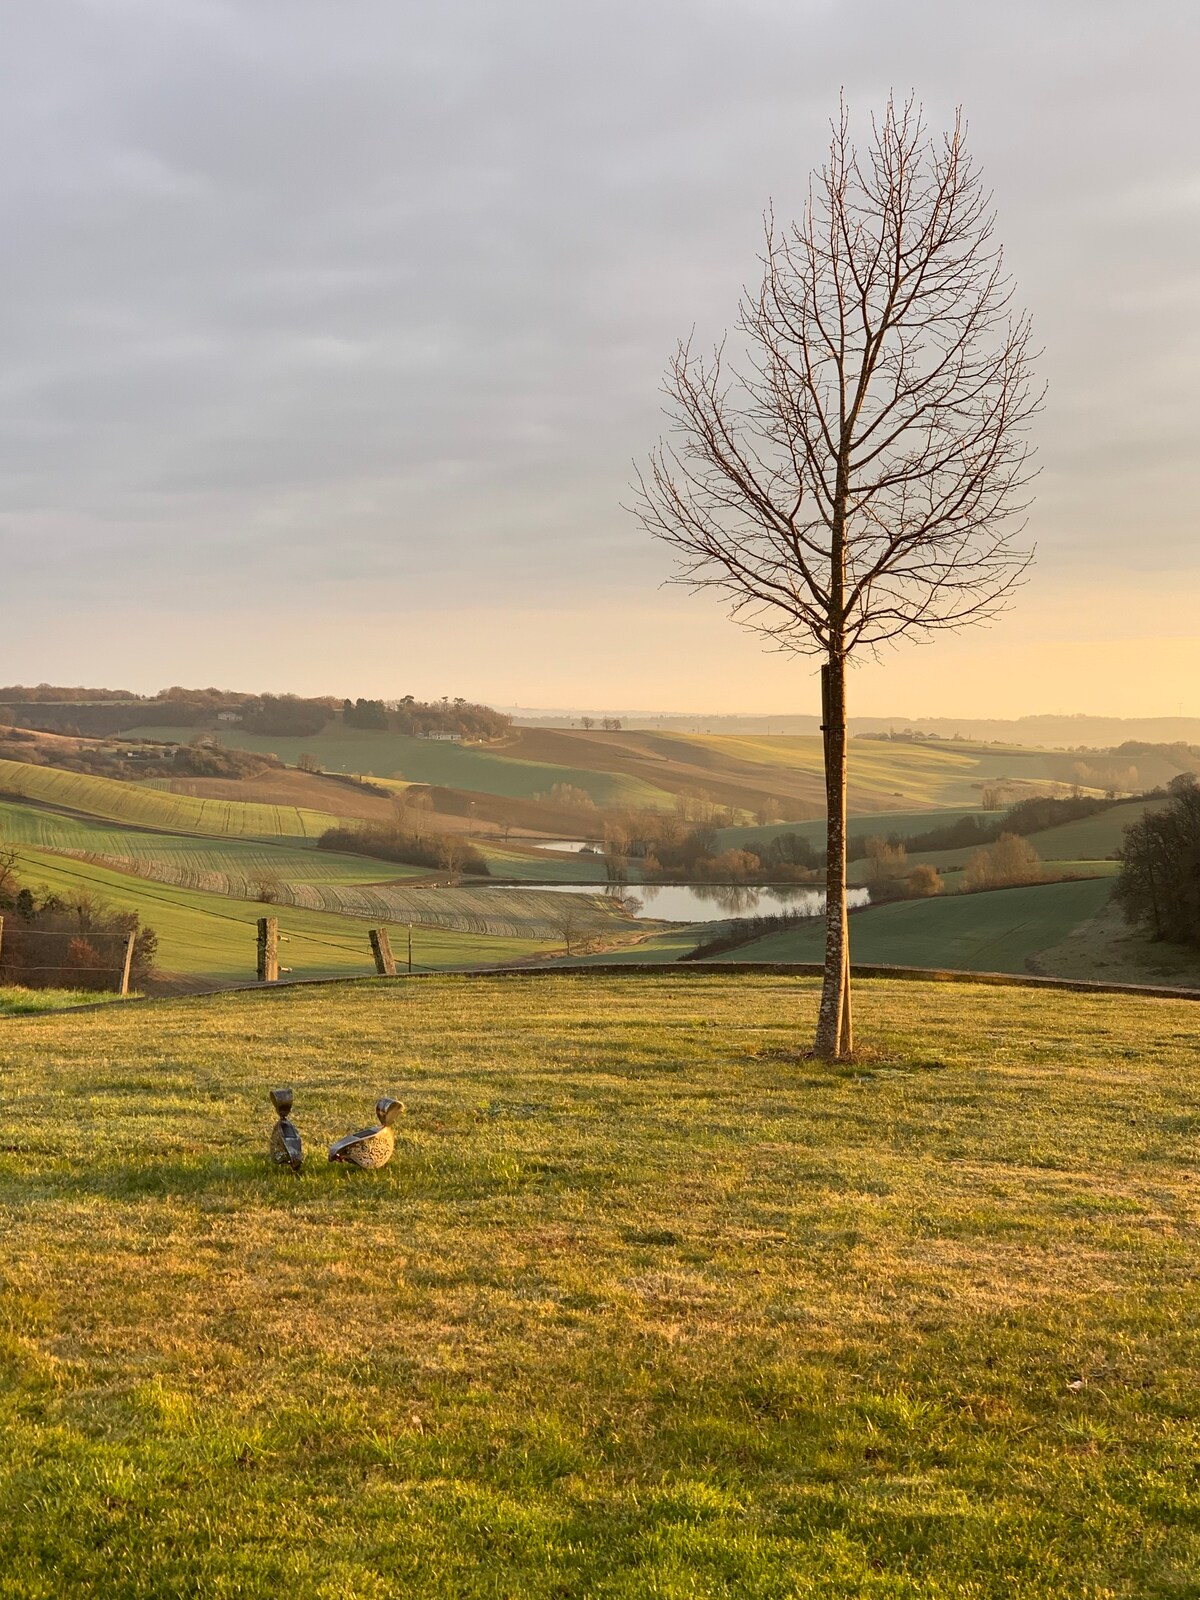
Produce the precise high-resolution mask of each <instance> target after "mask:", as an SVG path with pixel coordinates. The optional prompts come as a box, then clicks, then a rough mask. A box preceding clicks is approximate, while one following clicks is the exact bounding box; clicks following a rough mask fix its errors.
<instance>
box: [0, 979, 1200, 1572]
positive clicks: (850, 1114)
mask: <svg viewBox="0 0 1200 1600" xmlns="http://www.w3.org/2000/svg"><path fill="white" fill-rule="evenodd" d="M815 994H816V991H815V986H814V985H811V984H805V983H803V982H800V983H797V982H794V981H793V982H787V981H783V980H767V979H747V980H744V981H741V982H738V983H736V984H735V983H731V982H730V981H729V980H728V979H725V978H719V977H717V976H715V975H708V976H705V975H696V976H693V977H690V978H689V979H687V980H685V981H681V980H680V978H679V977H678V976H677V975H673V976H672V977H671V978H670V979H664V980H663V981H661V982H658V981H655V980H649V979H644V978H638V979H633V980H625V981H621V980H619V979H613V978H603V979H595V978H593V979H584V978H582V977H556V978H554V979H550V980H537V981H533V980H520V979H516V980H514V979H508V980H503V981H490V982H483V983H464V982H457V983H456V982H449V981H445V980H435V981H433V982H429V983H423V984H419V985H415V986H404V985H393V986H387V987H384V986H378V985H363V986H360V987H357V988H355V989H352V990H349V991H337V992H330V991H328V990H310V991H294V992H292V993H290V994H284V995H273V996H261V997H259V996H254V997H229V998H226V999H222V1000H219V1001H216V1002H205V1003H196V1002H186V1003H181V1002H174V1003H171V1004H167V1005H155V1006H154V1007H152V1008H147V1007H144V1006H134V1007H129V1008H110V1009H108V1010H105V1011H100V1012H95V1013H86V1014H82V1015H79V1016H76V1017H71V1016H63V1017H53V1018H28V1019H14V1020H11V1021H10V1022H8V1023H6V1024H5V1025H4V1027H3V1028H2V1029H0V1085H2V1092H3V1096H4V1099H5V1102H6V1144H5V1148H4V1150H3V1151H0V1206H2V1207H3V1214H4V1218H5V1259H4V1267H3V1274H4V1286H5V1290H6V1293H5V1296H4V1314H5V1318H6V1331H5V1334H4V1343H3V1362H4V1367H3V1372H4V1377H3V1389H2V1393H0V1417H2V1421H3V1426H2V1427H0V1557H2V1560H0V1590H2V1592H3V1593H4V1594H6V1595H10V1596H22V1597H34V1596H38V1597H44V1600H49V1597H50V1596H54V1597H55V1600H60V1597H67V1600H73V1597H83V1596H90V1595H98V1594H103V1595H104V1596H105V1600H152V1597H153V1600H158V1597H161V1596H165V1595H183V1594H196V1595H205V1596H209V1595H211V1596H229V1597H232V1596H233V1595H237V1596H238V1597H239V1600H265V1597H267V1596H274V1595H278V1594H288V1595H291V1596H295V1597H297V1600H310V1597H312V1600H316V1597H332V1596H334V1595H336V1596H338V1597H341V1600H383V1597H385V1596H392V1595H396V1594H404V1595H405V1596H413V1597H417V1600H421V1597H428V1596H438V1597H444V1596H455V1597H458V1600H485V1597H486V1600H499V1597H507V1596H516V1595H520V1596H522V1597H523V1600H525V1597H528V1600H543V1597H545V1600H549V1597H551V1596H554V1597H558V1600H564V1597H565V1600H575V1597H578V1600H585V1597H586V1600H642V1597H644V1596H650V1595H657V1596H664V1597H667V1596H670V1597H683V1596H693V1597H694V1596H706V1597H708V1596H711V1597H716V1596H724V1597H732V1596H737V1597H739V1600H742V1597H745V1600H785V1597H793V1596H795V1597H798V1596H813V1597H816V1596H820V1597H821V1600H860V1597H864V1596H868V1597H870V1596H876V1597H881V1600H882V1597H886V1600H965V1597H970V1600H1115V1597H1122V1600H1133V1597H1138V1600H1145V1597H1154V1596H1157V1597H1163V1600H1165V1597H1167V1596H1184V1595H1188V1594H1192V1593H1194V1592H1195V1573H1196V1571H1197V1570H1198V1568H1200V1490H1198V1487H1197V1478H1196V1474H1195V1471H1194V1462H1195V1459H1196V1456H1197V1452H1198V1450H1200V1428H1198V1425H1197V1422H1196V1420H1195V1419H1196V1415H1197V1406H1198V1400H1200V1395H1198V1383H1197V1377H1198V1373H1197V1347H1196V1341H1195V1337H1194V1331H1193V1330H1194V1328H1195V1326H1196V1324H1197V1320H1198V1319H1200V1286H1198V1284H1197V1280H1196V1275H1195V1271H1194V1262H1195V1253H1196V1245H1197V1238H1196V1203H1195V1137H1196V1131H1197V1116H1196V1111H1195V1105H1194V1096H1193V1094H1192V1090H1191V1087H1190V1070H1191V1067H1192V1066H1193V1064H1194V1038H1195V1026H1196V1012H1195V1008H1194V1007H1192V1006H1188V1005H1186V1004H1182V1003H1166V1002H1155V1001H1131V1000H1125V999H1119V998H1116V997H1111V996H1104V997H1082V996H1072V995H1064V996H1058V997H1055V1000H1054V1002H1053V1009H1052V1010H1049V1011H1048V1009H1047V1006H1048V1001H1047V998H1046V996H1044V995H1041V994H1026V993H1020V992H1012V991H993V990H987V989H980V990H974V991H973V990H970V989H963V988H953V989H949V988H947V989H939V988H936V987H930V986H926V985H921V986H914V987H911V988H905V987H904V986H902V985H885V984H864V985H863V986H862V989H861V995H860V1006H859V1018H860V1027H861V1029H862V1030H863V1032H864V1035H865V1038H866V1041H867V1042H868V1043H869V1044H870V1046H871V1047H872V1048H873V1050H874V1051H875V1052H877V1054H876V1056H875V1058H874V1060H873V1061H868V1062H867V1063H866V1064H864V1065H861V1066H859V1067H858V1068H856V1069H855V1071H853V1072H844V1073H843V1072H837V1071H827V1070H824V1069H821V1068H817V1067H814V1066H813V1065H811V1064H810V1063H806V1062H798V1061H796V1060H795V1059H790V1058H789V1057H788V1055H787V1052H788V1051H789V1050H790V1049H792V1048H793V1047H794V1046H795V1045H796V1043H797V1042H803V1039H804V1037H805V1035H806V1033H807V1031H808V1030H809V1029H810V1028H811V1025H812V1021H813V1016H814V1012H815ZM278 1082H294V1083H295V1086H296V1091H297V1100H296V1116H297V1120H298V1122H299V1124H300V1126H301V1128H302V1130H303V1132H304V1135H305V1137H306V1141H307V1144H308V1148H309V1151H310V1162H309V1165H308V1167H307V1169H306V1172H305V1175H304V1177H303V1178H302V1179H300V1180H299V1181H296V1180H294V1179H292V1178H291V1177H289V1176H287V1175H284V1174H282V1173H279V1172H276V1171H272V1170H271V1169H270V1168H269V1166H268V1164H267V1161H266V1159H265V1145H266V1135H267V1131H268V1127H269V1122H270V1112H269V1108H268V1106H267V1104H266V1098H265V1095H266V1089H267V1087H268V1086H269V1085H271V1084H274V1083H278ZM382 1089H392V1090H396V1091H398V1092H400V1093H401V1094H402V1095H404V1096H405V1098H406V1099H407V1101H408V1104H409V1115H408V1117H407V1118H406V1119H405V1125H404V1127H403V1129H402V1139H401V1147H400V1151H399V1153H398V1155H397V1158H396V1159H395V1160H394V1161H393V1162H392V1164H391V1165H390V1166H389V1167H388V1168H387V1169H385V1170H384V1171H383V1172H380V1173H377V1174H372V1175H368V1174H363V1173H358V1172H355V1171H352V1170H347V1169H344V1168H341V1167H330V1166H328V1165H327V1164H326V1163H325V1162H324V1161H323V1159H322V1156H323V1151H322V1144H323V1142H324V1140H325V1139H327V1138H329V1137H332V1136H333V1135H334V1134H336V1133H338V1132H340V1131H341V1130H342V1129H344V1128H347V1127H351V1126H355V1125H357V1124H360V1123H361V1122H362V1120H363V1118H364V1116H365V1115H366V1113H367V1111H368V1108H369V1106H370V1104H371V1102H372V1101H373V1100H374V1098H375V1095H376V1094H377V1093H378V1092H379V1091H380V1090H382Z"/></svg>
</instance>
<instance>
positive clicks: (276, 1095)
mask: <svg viewBox="0 0 1200 1600" xmlns="http://www.w3.org/2000/svg"><path fill="white" fill-rule="evenodd" d="M271 1104H272V1105H273V1106H274V1107H275V1110H276V1111H277V1112H278V1113H279V1121H278V1122H277V1123H276V1124H275V1126H274V1127H273V1128H272V1129H271V1160H272V1161H274V1162H277V1163H278V1165H279V1166H281V1167H290V1168H291V1169H292V1171H293V1172H299V1171H300V1164H301V1162H302V1161H303V1160H304V1146H303V1145H302V1144H301V1143H300V1130H299V1128H298V1127H297V1126H296V1124H295V1123H294V1122H292V1121H291V1120H290V1119H291V1115H292V1091H291V1090H290V1089H272V1090H271Z"/></svg>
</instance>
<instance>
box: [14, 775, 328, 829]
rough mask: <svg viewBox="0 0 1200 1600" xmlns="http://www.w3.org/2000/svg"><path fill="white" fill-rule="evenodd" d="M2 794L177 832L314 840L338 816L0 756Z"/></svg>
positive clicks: (116, 820) (115, 820) (112, 819)
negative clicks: (158, 786)
mask: <svg viewBox="0 0 1200 1600" xmlns="http://www.w3.org/2000/svg"><path fill="white" fill-rule="evenodd" d="M0 796H3V797H4V798H5V799H12V798H16V799H26V800H34V801H40V802H42V803H43V804H45V805H50V806H61V807H62V808H63V809H65V810H67V811H77V812H82V813H85V814H86V815H88V816H91V817H101V818H105V819H107V820H108V821H111V822H123V823H128V824H131V825H133V826H135V827H142V828H163V829H167V830H170V831H173V832H176V833H197V834H229V835H232V836H234V837H254V836H264V837H289V838H301V839H315V838H317V837H318V836H319V835H320V834H322V833H324V831H325V830H326V828H332V827H333V826H334V825H335V824H336V822H337V820H338V819H337V818H336V817H334V816H331V815H327V814H325V813H323V812H320V811H306V810H304V809H303V808H302V807H300V806H271V805H255V804H248V803H245V802H242V801H237V800H200V799H196V798H194V797H193V796H191V795H183V794H167V793H165V792H164V791H163V790H161V789H151V788H149V787H147V786H146V785H143V784H138V783H122V782H121V781H120V780H119V779H117V778H93V777H90V776H88V775H87V774H85V773H79V772H66V771H63V770H62V769H60V768H58V767H33V766H28V765H26V764H25V763H24V762H20V761H2V760H0Z"/></svg>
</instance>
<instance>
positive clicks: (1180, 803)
mask: <svg viewBox="0 0 1200 1600" xmlns="http://www.w3.org/2000/svg"><path fill="white" fill-rule="evenodd" d="M1119 859H1120V862H1121V871H1120V874H1119V876H1118V878H1117V883H1116V889H1115V891H1114V894H1115V898H1116V900H1117V903H1118V904H1119V905H1120V907H1121V909H1122V911H1123V912H1124V914H1125V918H1126V920H1127V921H1128V922H1131V923H1135V924H1140V925H1141V926H1143V927H1145V928H1148V929H1149V931H1150V933H1151V934H1152V935H1153V937H1154V938H1155V939H1165V940H1167V941H1168V942H1169V943H1171V944H1183V945H1191V946H1193V947H1200V784H1198V783H1197V780H1196V775H1195V773H1191V772H1185V773H1180V775H1179V776H1178V777H1177V778H1174V779H1172V781H1171V783H1170V784H1169V785H1168V788H1167V804H1166V805H1165V806H1164V807H1163V808H1162V810H1160V811H1147V812H1146V813H1145V815H1144V816H1142V817H1140V818H1139V819H1138V821H1136V822H1132V823H1130V825H1129V826H1128V827H1127V828H1126V829H1125V841H1124V844H1123V845H1122V847H1121V851H1120V857H1119Z"/></svg>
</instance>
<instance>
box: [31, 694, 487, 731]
mask: <svg viewBox="0 0 1200 1600" xmlns="http://www.w3.org/2000/svg"><path fill="white" fill-rule="evenodd" d="M339 717H340V718H341V719H342V720H343V721H344V722H345V723H346V724H347V725H348V726H350V727H354V728H380V729H387V730H390V731H391V732H393V733H408V734H425V735H429V734H438V733H440V734H454V735H457V736H458V737H459V738H461V739H496V738H499V737H501V736H502V735H503V734H505V733H507V732H508V730H509V729H510V728H511V727H512V718H511V717H508V716H505V715H504V713H503V712H500V711H495V710H493V709H492V707H491V706H485V705H476V704H475V703H473V702H471V701H468V700H463V699H454V700H452V699H451V698H450V697H449V695H443V696H442V698H441V699H440V700H418V699H416V697H415V696H413V695H411V694H407V695H404V696H402V697H401V698H400V699H398V700H363V699H359V700H353V701H352V700H346V699H341V698H339V697H338V696H336V695H317V696H313V697H310V698H304V697H303V696H300V695H294V694H249V693H245V692H242V691H238V690H231V689H213V688H208V689H185V688H182V687H181V686H179V685H174V686H173V687H171V688H170V689H163V690H161V691H160V692H159V693H158V694H156V695H136V694H132V693H130V692H129V691H128V690H125V689H87V688H82V687H64V686H61V685H57V684H50V683H39V684H36V685H33V686H30V685H27V684H19V683H17V684H9V685H7V686H5V687H2V688H0V724H7V725H8V726H10V727H14V728H33V729H37V730H39V731H41V732H44V733H62V734H77V735H80V736H84V737H91V738H105V737H108V736H110V735H112V734H117V733H124V732H126V731H127V730H128V729H131V728H139V727H167V728H203V727H209V726H212V727H216V728H219V727H220V725H221V723H222V722H229V721H231V720H235V721H236V722H237V723H239V724H240V725H241V726H242V727H244V728H246V729H247V730H248V731H249V732H251V733H258V734H264V735H266V736H267V737H271V738H301V739H303V738H310V737H312V736H313V735H314V734H318V733H320V732H321V730H322V729H323V728H325V727H326V726H327V725H328V724H329V723H330V722H333V721H335V720H336V719H338V718H339Z"/></svg>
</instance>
